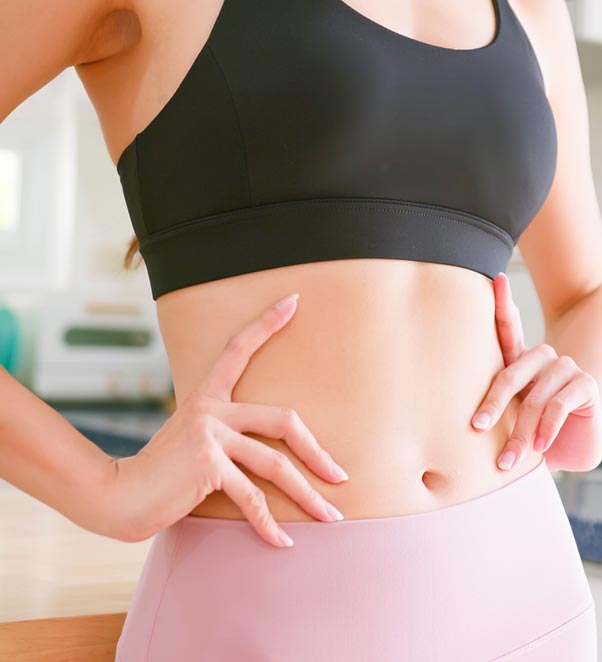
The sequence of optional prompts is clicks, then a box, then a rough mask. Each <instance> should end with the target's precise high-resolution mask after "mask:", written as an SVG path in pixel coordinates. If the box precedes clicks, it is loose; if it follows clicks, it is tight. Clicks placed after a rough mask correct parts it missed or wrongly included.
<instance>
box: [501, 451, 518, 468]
mask: <svg viewBox="0 0 602 662" xmlns="http://www.w3.org/2000/svg"><path fill="white" fill-rule="evenodd" d="M515 461H516V453H515V452H514V451H511V450H507V451H504V452H503V453H502V454H501V455H500V459H499V460H498V466H499V467H500V469H512V466H513V465H514V462H515Z"/></svg>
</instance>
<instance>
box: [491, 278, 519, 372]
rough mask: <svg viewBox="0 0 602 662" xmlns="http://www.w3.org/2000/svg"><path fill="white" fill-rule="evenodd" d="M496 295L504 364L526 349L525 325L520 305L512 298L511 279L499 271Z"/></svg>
mask: <svg viewBox="0 0 602 662" xmlns="http://www.w3.org/2000/svg"><path fill="white" fill-rule="evenodd" d="M493 288H494V295H495V319H496V327H497V332H498V339H499V343H500V349H501V351H502V356H503V357H504V365H506V366H508V365H510V364H511V363H514V362H515V361H516V360H517V359H518V358H519V357H520V356H521V354H522V353H523V352H524V351H525V349H526V347H525V340H524V334H523V326H522V323H521V319H520V311H519V309H518V306H517V305H516V303H515V302H514V300H513V299H512V293H511V290H510V281H509V280H508V277H507V276H506V274H505V273H503V272H501V273H499V274H498V275H497V276H496V278H495V280H494V281H493Z"/></svg>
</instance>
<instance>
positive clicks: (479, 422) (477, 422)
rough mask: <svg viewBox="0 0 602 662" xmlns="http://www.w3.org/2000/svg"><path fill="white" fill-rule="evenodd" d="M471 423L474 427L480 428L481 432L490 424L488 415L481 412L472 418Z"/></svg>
mask: <svg viewBox="0 0 602 662" xmlns="http://www.w3.org/2000/svg"><path fill="white" fill-rule="evenodd" d="M472 423H473V425H474V426H475V427H477V428H480V429H481V430H486V429H487V428H488V427H489V424H490V423H491V416H490V415H489V414H488V413H486V412H484V411H482V412H481V413H480V414H477V415H476V416H475V417H474V419H473V421H472Z"/></svg>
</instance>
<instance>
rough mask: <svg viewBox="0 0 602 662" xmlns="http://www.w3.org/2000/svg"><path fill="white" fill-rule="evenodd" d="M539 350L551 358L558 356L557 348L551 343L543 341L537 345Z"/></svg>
mask: <svg viewBox="0 0 602 662" xmlns="http://www.w3.org/2000/svg"><path fill="white" fill-rule="evenodd" d="M537 349H538V351H539V352H540V353H541V354H543V355H544V356H547V357H549V358H553V357H555V356H556V350H555V349H554V348H553V347H552V345H550V344H549V343H546V342H542V343H540V344H539V345H538V346H537Z"/></svg>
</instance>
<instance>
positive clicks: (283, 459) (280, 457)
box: [270, 448, 291, 473]
mask: <svg viewBox="0 0 602 662" xmlns="http://www.w3.org/2000/svg"><path fill="white" fill-rule="evenodd" d="M270 462H271V464H272V468H273V469H274V471H275V472H277V473H285V472H287V471H288V470H289V468H290V465H291V461H290V459H289V458H288V457H287V456H286V455H285V454H284V453H282V452H281V451H278V450H276V449H275V448H272V449H270Z"/></svg>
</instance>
